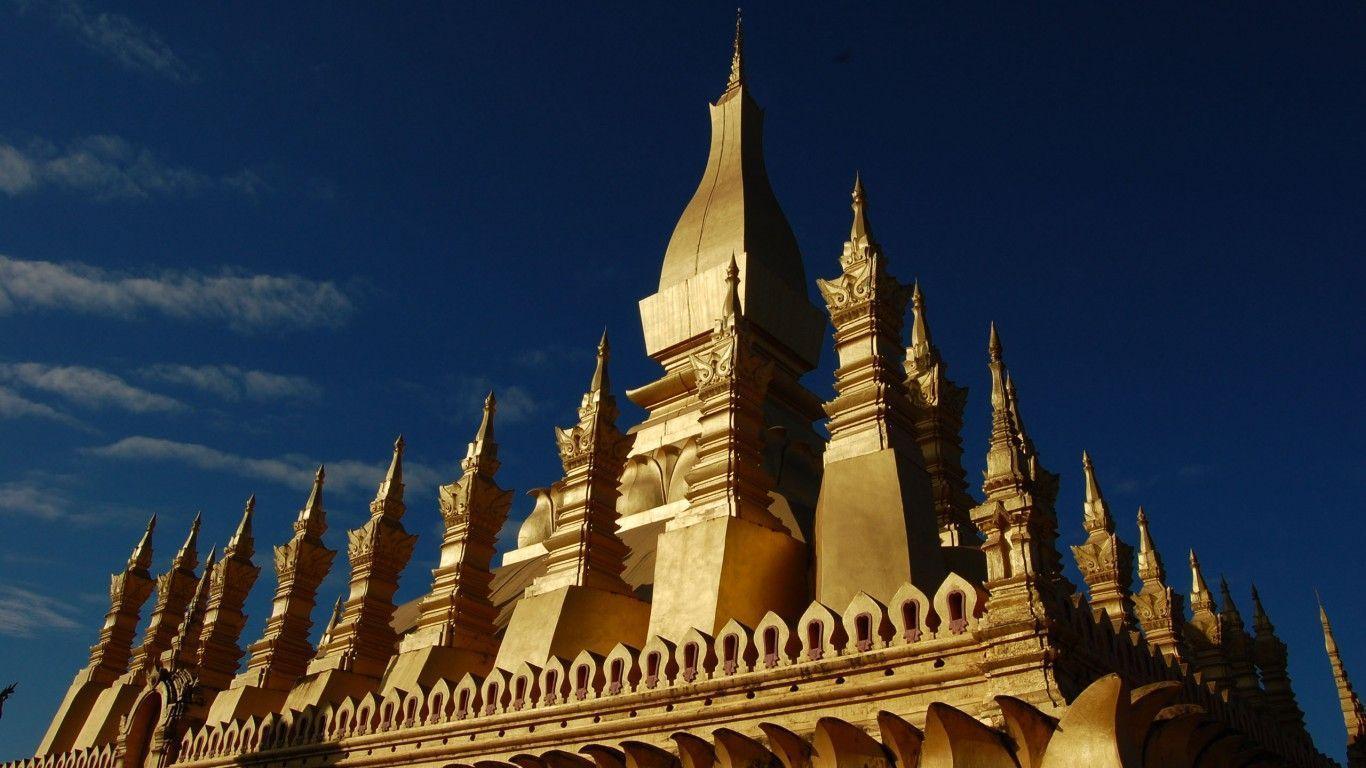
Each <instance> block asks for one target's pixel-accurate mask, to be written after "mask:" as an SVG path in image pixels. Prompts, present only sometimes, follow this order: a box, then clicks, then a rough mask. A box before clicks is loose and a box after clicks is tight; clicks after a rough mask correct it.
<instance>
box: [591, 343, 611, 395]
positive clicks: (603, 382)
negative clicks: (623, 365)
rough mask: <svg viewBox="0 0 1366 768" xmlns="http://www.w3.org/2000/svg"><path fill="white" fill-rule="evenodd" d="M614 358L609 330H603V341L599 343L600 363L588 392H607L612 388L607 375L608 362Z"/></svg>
mask: <svg viewBox="0 0 1366 768" xmlns="http://www.w3.org/2000/svg"><path fill="white" fill-rule="evenodd" d="M611 357H612V345H611V343H610V342H608V340H607V329H606V328H603V329H602V339H600V340H599V341H598V363H597V367H596V368H594V369H593V380H592V381H591V382H590V383H589V385H588V391H589V392H590V393H591V392H606V391H608V390H610V389H611V388H612V382H611V378H610V377H609V376H608V374H607V361H608V360H609V359H611Z"/></svg>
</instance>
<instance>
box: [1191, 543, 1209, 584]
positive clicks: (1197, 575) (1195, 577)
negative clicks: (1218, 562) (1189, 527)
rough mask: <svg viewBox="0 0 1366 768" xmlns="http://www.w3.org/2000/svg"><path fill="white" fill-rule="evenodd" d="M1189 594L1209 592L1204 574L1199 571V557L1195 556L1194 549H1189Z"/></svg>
mask: <svg viewBox="0 0 1366 768" xmlns="http://www.w3.org/2000/svg"><path fill="white" fill-rule="evenodd" d="M1190 564H1191V594H1192V595H1195V594H1200V593H1205V594H1208V593H1209V585H1208V584H1206V583H1205V574H1203V573H1201V572H1200V558H1198V557H1196V556H1195V550H1193V549H1192V550H1191V555H1190Z"/></svg>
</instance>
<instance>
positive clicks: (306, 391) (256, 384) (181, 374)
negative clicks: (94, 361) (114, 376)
mask: <svg viewBox="0 0 1366 768" xmlns="http://www.w3.org/2000/svg"><path fill="white" fill-rule="evenodd" d="M141 374H142V376H144V377H145V378H147V379H149V380H152V381H159V382H163V383H166V384H178V385H181V386H186V387H190V388H192V389H196V390H199V391H200V392H206V393H208V394H211V395H214V396H216V397H219V398H222V399H223V400H227V401H230V402H235V401H238V400H254V401H258V402H264V401H269V400H311V399H315V398H317V397H318V396H319V395H321V394H322V390H321V389H320V388H319V387H318V385H317V384H315V383H313V382H312V381H311V380H309V379H308V378H306V377H304V376H289V375H285V374H279V373H270V372H269V371H260V370H244V369H242V368H239V367H237V366H235V365H198V366H193V365H179V364H173V363H159V364H157V365H151V366H148V367H146V368H143V369H142V371H141Z"/></svg>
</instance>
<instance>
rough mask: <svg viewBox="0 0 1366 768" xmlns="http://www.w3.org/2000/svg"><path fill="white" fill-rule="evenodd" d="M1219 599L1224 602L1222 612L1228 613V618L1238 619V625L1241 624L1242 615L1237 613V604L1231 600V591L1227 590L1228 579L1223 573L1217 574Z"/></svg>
mask: <svg viewBox="0 0 1366 768" xmlns="http://www.w3.org/2000/svg"><path fill="white" fill-rule="evenodd" d="M1219 599H1220V601H1222V602H1223V604H1224V609H1223V611H1222V613H1225V614H1228V616H1229V617H1230V618H1236V619H1237V620H1238V626H1239V627H1241V626H1242V625H1243V617H1242V616H1241V615H1240V614H1239V613H1238V606H1237V604H1236V603H1234V602H1233V593H1232V592H1230V591H1229V588H1228V579H1227V578H1225V577H1224V574H1222V573H1221V574H1219Z"/></svg>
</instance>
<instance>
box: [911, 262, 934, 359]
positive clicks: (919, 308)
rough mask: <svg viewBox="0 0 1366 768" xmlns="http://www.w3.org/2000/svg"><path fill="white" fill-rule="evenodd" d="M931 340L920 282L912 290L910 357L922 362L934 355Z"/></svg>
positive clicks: (916, 282)
mask: <svg viewBox="0 0 1366 768" xmlns="http://www.w3.org/2000/svg"><path fill="white" fill-rule="evenodd" d="M933 347H934V342H933V341H932V340H931V339H930V322H929V320H928V319H927V318H926V317H925V296H924V294H922V293H921V292H920V281H919V280H916V281H915V285H914V286H913V287H912V288H911V346H910V355H911V356H912V357H915V358H917V359H920V360H925V359H926V358H927V357H929V356H932V355H933V354H934V349H933Z"/></svg>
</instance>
